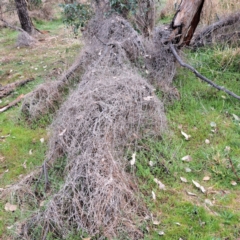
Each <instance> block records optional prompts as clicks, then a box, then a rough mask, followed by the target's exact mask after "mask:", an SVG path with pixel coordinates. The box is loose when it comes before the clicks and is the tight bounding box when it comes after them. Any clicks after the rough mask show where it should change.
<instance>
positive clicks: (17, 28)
mask: <svg viewBox="0 0 240 240" xmlns="http://www.w3.org/2000/svg"><path fill="white" fill-rule="evenodd" d="M0 21H2V22H3V23H4V24H5V26H6V27H8V28H11V29H13V30H16V31H19V32H25V31H24V30H23V29H22V28H19V27H15V26H13V25H11V24H9V23H8V22H7V21H5V20H4V19H3V18H0Z"/></svg>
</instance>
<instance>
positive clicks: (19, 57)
mask: <svg viewBox="0 0 240 240" xmlns="http://www.w3.org/2000/svg"><path fill="white" fill-rule="evenodd" d="M36 24H37V27H38V28H39V29H42V30H48V31H50V32H49V34H48V35H46V36H42V40H41V41H39V43H38V44H37V45H36V46H35V47H32V48H20V49H19V48H16V47H15V39H16V36H17V33H16V32H13V31H11V30H9V29H1V31H0V51H1V53H3V54H2V56H1V58H0V60H1V62H0V83H1V84H3V85H5V84H7V83H9V82H14V81H16V80H20V79H26V78H28V77H34V78H35V79H36V80H35V81H34V82H31V83H28V84H27V85H26V86H24V87H22V88H19V89H17V90H16V91H15V92H14V93H13V94H11V95H10V96H9V97H7V98H5V99H2V103H0V106H3V105H4V104H6V103H7V102H8V101H11V100H13V99H15V98H16V97H17V96H18V95H20V94H26V93H27V92H30V91H31V90H32V89H34V88H35V87H36V85H38V84H40V83H42V82H44V81H45V80H46V79H47V80H51V79H55V78H56V77H57V76H58V75H59V74H61V72H62V71H63V70H65V69H67V68H68V66H69V65H70V63H71V62H72V61H73V59H74V57H75V56H76V55H77V54H78V52H79V48H80V42H79V40H76V39H74V38H73V37H72V36H71V37H70V36H68V34H69V32H68V31H67V30H66V29H65V28H64V26H63V25H62V23H61V22H60V21H59V20H56V21H52V22H42V21H40V22H38V23H36ZM184 54H185V56H184V57H185V59H187V60H188V61H189V63H190V64H192V65H193V66H194V67H196V68H197V69H198V70H199V71H200V72H201V73H202V74H203V75H205V76H207V77H209V78H210V79H212V80H213V81H215V82H216V83H218V84H219V85H224V86H225V87H226V88H228V89H230V90H232V91H234V92H235V93H236V94H238V95H240V87H239V84H240V72H239V69H240V54H239V48H237V47H232V48H230V47H227V46H221V47H220V46H219V47H212V48H205V49H200V50H198V51H196V52H191V51H185V53H184ZM174 84H175V86H176V87H177V89H178V91H179V93H180V100H178V101H174V102H173V103H172V104H169V105H168V106H167V107H166V113H167V118H168V125H169V132H168V133H167V134H165V135H164V136H163V139H161V141H160V140H153V139H145V140H142V141H141V143H140V146H139V150H138V151H137V155H136V166H135V168H134V171H133V172H135V174H136V176H137V177H138V181H139V186H140V190H141V194H142V197H143V199H144V201H145V202H146V204H147V206H148V207H149V209H150V211H151V212H152V217H153V219H155V220H156V221H158V223H157V224H155V225H154V224H153V223H151V221H150V222H149V224H148V226H143V230H144V231H145V233H146V237H145V239H176V240H178V239H188V240H189V239H193V240H194V239H201V240H203V239H206V240H210V239H211V240H216V239H222V240H223V239H237V238H240V230H239V229H240V223H239V222H240V221H239V220H240V207H239V202H240V188H239V185H240V183H239V181H238V176H239V177H240V157H239V156H240V138H239V134H240V121H239V120H238V118H236V116H238V117H240V103H239V101H238V100H236V99H234V98H232V97H230V96H228V95H226V94H225V93H223V92H219V91H217V90H216V89H213V88H212V87H210V86H208V85H207V84H206V83H203V82H201V81H200V80H199V79H197V78H196V77H195V76H194V75H193V74H192V73H190V72H188V70H186V69H181V68H180V67H179V69H178V73H177V76H176V77H175V80H174ZM159 95H161V93H159ZM19 108H20V107H19V106H18V107H14V108H12V109H11V110H9V111H7V112H5V113H1V114H0V135H1V136H2V137H1V139H0V187H2V188H4V187H6V186H7V185H9V184H12V183H13V182H16V181H17V180H18V179H19V177H21V175H24V174H26V173H28V172H30V171H31V170H33V169H34V168H36V166H40V165H41V163H42V161H43V159H44V156H45V150H46V142H47V139H48V133H47V129H46V128H47V123H46V122H45V121H44V119H43V120H42V122H38V123H36V124H35V125H34V126H33V125H28V123H26V122H25V121H24V119H22V118H21V116H20V113H19ZM181 131H183V132H185V133H187V134H188V135H191V138H190V139H189V140H185V138H184V136H183V135H182V134H181ZM41 138H44V139H45V141H44V143H41V142H40V139H41ZM206 139H208V140H209V142H208V143H206ZM227 146H228V147H227ZM226 147H227V148H226ZM229 147H230V148H229ZM186 155H190V156H191V159H192V160H191V161H190V162H184V161H182V160H181V159H182V157H184V156H186ZM230 159H231V161H232V164H233V167H234V170H235V172H236V173H234V171H233V168H232V164H231V162H230ZM150 161H151V165H152V166H150V165H149V162H150ZM186 168H189V169H191V172H186ZM189 169H188V170H189ZM236 175H237V176H236ZM205 176H209V180H208V181H203V178H204V177H205ZM180 177H184V178H186V179H187V181H188V182H186V183H184V182H182V181H181V180H180ZM154 178H157V179H159V180H160V181H161V182H162V183H164V184H165V186H166V190H160V189H159V188H158V186H157V184H156V183H155V182H154ZM192 180H194V181H196V182H198V183H200V184H201V185H202V186H204V188H205V189H206V193H202V192H201V191H200V190H199V189H197V188H196V187H195V186H194V185H193V183H192ZM233 181H234V182H236V183H237V185H235V186H233V185H232V182H233ZM152 191H153V192H154V193H155V195H156V200H154V199H153V197H152ZM189 192H191V193H194V194H195V195H194V196H191V195H189ZM206 199H208V200H209V201H210V202H211V203H212V205H211V204H209V201H207V203H206ZM5 203H6V200H3V201H0V220H1V221H0V236H3V238H4V237H6V236H7V235H8V234H9V233H8V231H9V230H8V229H7V227H10V226H11V225H12V224H13V223H14V222H16V221H18V220H19V219H21V218H22V217H23V216H22V211H21V209H18V210H17V211H16V212H13V213H9V212H6V211H5V210H4V205H5ZM163 233H164V235H163ZM160 235H161V236H160ZM0 238H1V237H0ZM73 239H74V236H73ZM77 239H79V238H77Z"/></svg>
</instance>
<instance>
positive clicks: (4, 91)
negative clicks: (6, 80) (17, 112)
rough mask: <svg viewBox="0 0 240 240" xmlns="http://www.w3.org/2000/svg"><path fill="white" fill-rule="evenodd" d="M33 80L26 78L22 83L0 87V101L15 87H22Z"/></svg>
mask: <svg viewBox="0 0 240 240" xmlns="http://www.w3.org/2000/svg"><path fill="white" fill-rule="evenodd" d="M33 80H34V78H28V79H25V80H22V81H17V82H14V83H10V84H8V85H6V86H4V87H0V99H1V98H4V97H6V96H8V95H9V94H10V93H12V92H13V91H14V90H15V89H16V88H17V87H20V86H23V85H24V84H26V83H28V82H31V81H33Z"/></svg>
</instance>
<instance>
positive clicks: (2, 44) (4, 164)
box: [0, 20, 81, 239]
mask: <svg viewBox="0 0 240 240" xmlns="http://www.w3.org/2000/svg"><path fill="white" fill-rule="evenodd" d="M35 25H36V26H37V27H38V28H39V29H41V30H46V31H49V33H48V34H44V35H40V36H38V37H37V38H38V40H39V41H38V43H37V44H36V46H33V47H31V48H16V47H15V42H16V37H17V34H18V33H17V32H14V31H12V30H9V29H6V28H5V29H1V30H0V52H1V56H0V84H2V85H3V86H4V85H6V84H8V83H11V82H14V81H17V80H23V79H27V78H29V77H34V78H35V81H33V82H30V83H28V84H27V85H25V86H23V87H21V88H18V89H16V91H15V92H13V93H12V94H11V95H10V96H9V97H6V98H4V99H1V101H0V108H1V106H4V105H5V104H7V103H8V102H11V101H12V100H14V99H15V98H17V97H18V96H19V95H21V94H26V93H28V92H30V91H32V90H33V89H34V88H35V87H36V86H37V85H38V84H40V83H43V82H44V81H51V80H52V79H56V78H57V77H58V76H59V75H60V74H61V73H62V72H63V71H64V70H66V69H68V67H69V65H70V64H71V63H72V61H73V60H74V58H75V57H76V55H77V54H78V53H79V51H80V47H81V45H80V41H79V39H74V38H73V37H72V35H71V33H70V31H69V30H67V29H66V28H65V27H64V25H63V24H62V22H61V20H54V21H51V22H44V21H40V22H36V23H35ZM40 139H41V140H42V141H40ZM43 139H44V142H43ZM47 139H48V132H47V127H46V122H44V121H42V122H38V123H37V125H31V126H29V125H28V123H26V122H25V121H24V119H23V118H22V117H21V116H20V106H19V107H14V108H12V109H10V110H8V111H7V112H4V113H1V114H0V188H3V187H6V186H7V185H10V184H12V183H13V182H16V181H17V180H18V179H21V177H22V176H23V175H24V174H26V173H28V172H30V171H31V170H33V169H35V168H36V166H39V165H41V162H42V161H43V159H44V155H45V150H46V142H47ZM10 201H13V199H10ZM5 203H6V200H4V201H1V200H0V239H1V235H2V234H6V231H7V227H9V226H11V225H12V224H13V223H14V222H15V221H16V220H18V219H19V218H20V217H22V216H21V215H22V212H21V211H20V210H19V209H18V210H17V211H16V212H15V213H9V212H6V211H5V210H4V206H5ZM4 236H5V235H4ZM5 238H6V236H5V237H3V239H5Z"/></svg>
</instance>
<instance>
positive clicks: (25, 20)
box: [15, 0, 35, 35]
mask: <svg viewBox="0 0 240 240" xmlns="http://www.w3.org/2000/svg"><path fill="white" fill-rule="evenodd" d="M15 4H16V8H17V14H18V18H19V21H20V24H21V27H22V29H23V30H24V31H26V32H27V33H28V34H30V35H33V34H34V30H35V29H34V26H33V24H32V20H31V18H30V17H29V14H28V10H27V3H26V0H15Z"/></svg>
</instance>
